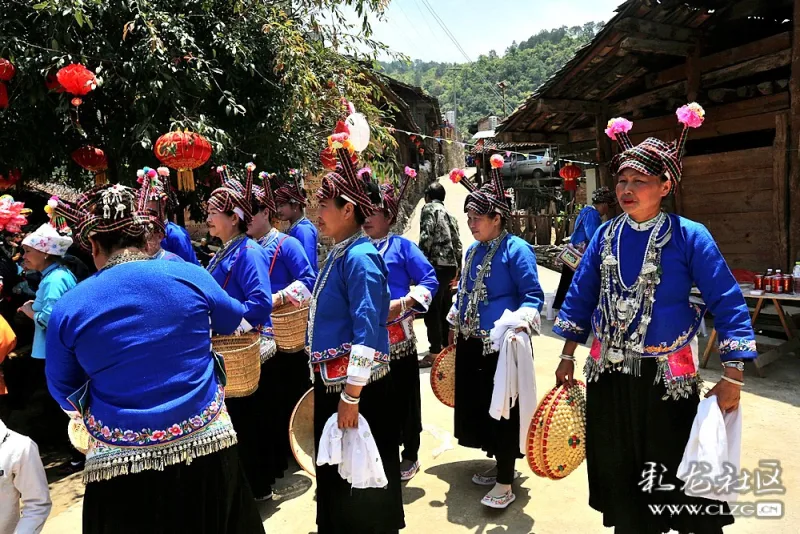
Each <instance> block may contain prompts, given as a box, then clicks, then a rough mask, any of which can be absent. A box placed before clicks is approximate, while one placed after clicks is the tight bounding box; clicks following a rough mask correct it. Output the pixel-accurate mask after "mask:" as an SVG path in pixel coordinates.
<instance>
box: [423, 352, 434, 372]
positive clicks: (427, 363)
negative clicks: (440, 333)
mask: <svg viewBox="0 0 800 534" xmlns="http://www.w3.org/2000/svg"><path fill="white" fill-rule="evenodd" d="M436 356H437V355H433V354H428V355H426V356H425V357H424V358H422V359H421V360H420V361H419V368H420V369H427V368H428V367H432V366H433V360H435V359H436Z"/></svg>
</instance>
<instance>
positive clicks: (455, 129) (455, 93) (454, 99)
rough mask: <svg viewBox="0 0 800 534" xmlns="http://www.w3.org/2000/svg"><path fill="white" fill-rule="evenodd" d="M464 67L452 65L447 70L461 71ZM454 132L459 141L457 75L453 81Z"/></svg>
mask: <svg viewBox="0 0 800 534" xmlns="http://www.w3.org/2000/svg"><path fill="white" fill-rule="evenodd" d="M462 68H463V67H450V68H448V69H447V70H448V71H450V70H457V71H461V69H462ZM453 133H454V136H455V138H456V141H458V140H459V139H458V77H456V80H455V82H453Z"/></svg>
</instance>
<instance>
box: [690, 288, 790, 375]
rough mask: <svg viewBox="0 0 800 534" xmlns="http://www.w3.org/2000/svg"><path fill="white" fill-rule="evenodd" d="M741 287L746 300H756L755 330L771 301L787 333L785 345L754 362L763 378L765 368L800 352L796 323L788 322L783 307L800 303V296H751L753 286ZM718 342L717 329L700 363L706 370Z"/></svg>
mask: <svg viewBox="0 0 800 534" xmlns="http://www.w3.org/2000/svg"><path fill="white" fill-rule="evenodd" d="M739 287H740V289H741V290H742V295H744V297H745V298H748V299H756V308H755V310H754V311H753V315H752V317H751V318H750V322H751V324H752V325H753V328H754V329H755V325H756V320H757V319H758V315H759V314H760V313H761V310H763V309H764V304H765V303H766V302H767V301H770V302H772V305H773V306H775V312H776V313H777V314H778V319H779V320H780V322H781V325H782V326H783V331H784V332H785V333H786V337H787V341H786V342H785V343H782V344H780V345H779V346H777V347H775V348H774V349H772V350H769V351H767V352H764V353H762V354H759V355H758V357H757V358H756V359H755V360H753V363H754V364H755V366H756V372H758V376H760V377H762V378H763V377H764V371H763V368H764V367H766V366H767V365H769V364H771V363H772V362H774V361H775V360H777V359H778V358H780V357H781V356H783V355H784V354H788V353H790V352H800V336H798V334H797V331H796V329H795V327H794V322H793V321H792V320H791V319H790V320H788V321H787V320H786V314H785V313H784V311H783V306H781V301H784V302H787V301H794V302H800V295H799V294H785V293H764V294H763V295H751V294H750V290H751V289H753V284H739ZM698 293H699V292H698ZM716 341H717V329H716V328H715V329H714V330H712V331H711V336H710V337H709V338H708V346H706V350H705V352H703V359H702V360H701V362H700V366H701V367H703V368H704V369H705V367H706V364H707V363H708V358H709V356H710V355H711V351H712V350H714V349H715V348H716V347H715V346H714V345H715V344H716Z"/></svg>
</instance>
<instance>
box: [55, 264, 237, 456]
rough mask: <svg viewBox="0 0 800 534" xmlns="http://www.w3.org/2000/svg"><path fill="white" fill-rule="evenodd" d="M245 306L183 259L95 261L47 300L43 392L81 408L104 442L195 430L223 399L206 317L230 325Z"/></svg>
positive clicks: (215, 324) (146, 441) (154, 440)
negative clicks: (92, 268)
mask: <svg viewBox="0 0 800 534" xmlns="http://www.w3.org/2000/svg"><path fill="white" fill-rule="evenodd" d="M243 312H244V309H243V307H242V305H241V304H239V302H237V301H236V300H234V299H232V298H230V297H228V295H226V294H225V292H224V291H222V289H220V287H219V285H218V284H217V283H216V282H214V279H213V278H212V277H211V276H210V275H209V274H208V273H207V272H205V271H204V270H203V269H202V268H201V267H199V266H196V265H191V264H189V263H186V262H183V263H178V262H167V261H138V262H130V263H123V264H120V265H116V266H114V267H111V268H110V269H107V270H101V271H99V272H97V273H95V274H94V275H92V276H91V277H89V278H88V279H86V280H84V281H83V282H81V283H80V284H78V285H77V286H76V287H75V288H73V289H71V290H70V291H69V292H67V293H66V294H65V295H64V296H63V297H61V299H60V300H59V301H58V302H57V303H56V304H55V306H54V307H53V311H52V314H51V316H50V322H49V324H48V327H47V367H46V375H47V382H48V386H49V389H50V393H51V394H52V396H53V398H55V400H56V401H57V402H58V403H59V404H60V405H61V407H62V408H63V409H64V410H67V411H79V412H81V413H83V415H84V421H85V423H86V427H87V429H88V430H89V432H90V433H91V434H92V435H93V436H94V437H95V438H97V439H99V440H100V441H103V442H105V443H109V444H112V445H125V446H134V445H155V444H160V443H166V442H169V441H170V440H175V439H177V438H179V437H184V436H186V435H188V434H192V433H194V432H196V431H197V430H199V429H201V428H204V427H205V425H207V424H209V423H210V422H212V421H213V420H214V418H215V417H216V415H217V414H218V413H219V412H220V409H221V406H222V389H221V387H220V382H219V379H218V376H219V375H218V374H217V371H218V370H219V369H218V367H217V365H216V361H215V359H214V357H213V355H212V352H211V346H210V343H209V318H210V327H211V328H212V329H214V330H215V331H217V332H220V333H223V334H230V333H232V332H233V331H234V330H235V329H236V327H237V326H239V323H240V321H241V319H242V313H243ZM84 386H87V387H86V388H85V389H84ZM79 390H82V391H81V394H80V395H73V393H76V392H78V391H79ZM70 396H72V399H71V400H68V397H70Z"/></svg>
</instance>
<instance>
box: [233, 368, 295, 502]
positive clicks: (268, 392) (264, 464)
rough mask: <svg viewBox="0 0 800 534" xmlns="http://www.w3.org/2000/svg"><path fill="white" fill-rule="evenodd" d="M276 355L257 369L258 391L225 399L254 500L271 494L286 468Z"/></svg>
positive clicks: (285, 431)
mask: <svg viewBox="0 0 800 534" xmlns="http://www.w3.org/2000/svg"><path fill="white" fill-rule="evenodd" d="M276 358H277V354H276V355H275V356H273V357H272V358H270V359H269V360H267V361H266V362H264V363H263V364H262V365H261V377H260V378H259V380H258V389H257V390H256V392H255V393H253V394H252V395H248V396H247V397H236V398H226V399H225V404H226V405H227V406H228V413H229V414H230V416H231V422H232V423H233V428H234V430H236V435H237V436H238V439H239V454H240V457H241V461H242V467H243V468H244V474H245V476H246V477H247V481H248V483H249V484H250V488H251V489H252V490H253V495H254V496H255V497H256V498H259V497H264V496H266V495H268V494H269V493H270V492H271V491H272V485H273V484H274V483H275V480H276V479H278V478H281V477H282V476H283V473H284V471H286V469H287V468H288V467H289V459H288V456H287V455H286V449H287V447H288V445H287V442H288V439H289V437H288V436H289V421H288V419H287V420H286V424H285V426H284V425H283V421H284V411H285V407H284V405H283V402H284V401H283V400H282V399H283V396H282V394H281V390H282V389H283V388H284V387H285V386H284V382H283V378H282V377H281V373H280V371H281V363H282V362H281V360H280V359H276Z"/></svg>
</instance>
